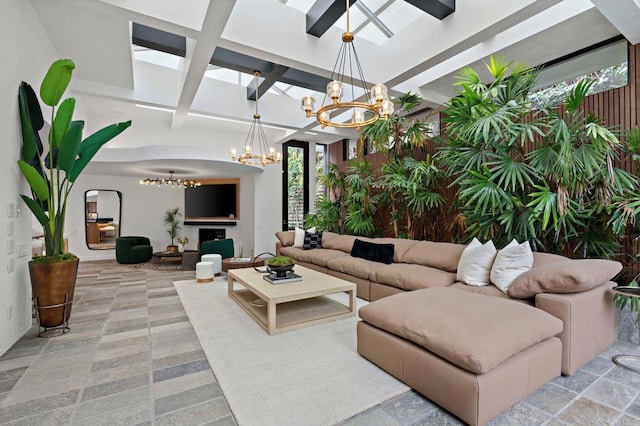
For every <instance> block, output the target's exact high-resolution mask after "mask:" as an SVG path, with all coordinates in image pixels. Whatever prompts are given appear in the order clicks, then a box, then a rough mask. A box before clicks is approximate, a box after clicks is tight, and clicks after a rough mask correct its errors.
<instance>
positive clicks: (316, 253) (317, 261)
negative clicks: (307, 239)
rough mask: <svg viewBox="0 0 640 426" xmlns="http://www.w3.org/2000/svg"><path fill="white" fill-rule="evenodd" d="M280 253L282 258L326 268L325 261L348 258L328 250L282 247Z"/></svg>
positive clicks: (343, 254) (341, 253)
mask: <svg viewBox="0 0 640 426" xmlns="http://www.w3.org/2000/svg"><path fill="white" fill-rule="evenodd" d="M280 253H281V254H282V255H284V256H291V257H293V258H294V259H296V260H299V261H301V262H307V263H312V264H314V265H318V266H322V267H326V266H327V261H329V260H330V259H333V258H334V257H339V256H346V257H350V256H349V255H348V254H347V253H345V252H343V251H340V250H330V249H325V248H322V249H316V250H304V249H301V248H297V247H282V248H281V249H280Z"/></svg>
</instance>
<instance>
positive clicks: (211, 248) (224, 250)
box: [200, 238, 234, 259]
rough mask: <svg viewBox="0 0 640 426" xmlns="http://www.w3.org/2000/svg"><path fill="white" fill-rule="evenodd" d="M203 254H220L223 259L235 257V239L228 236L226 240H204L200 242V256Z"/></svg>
mask: <svg viewBox="0 0 640 426" xmlns="http://www.w3.org/2000/svg"><path fill="white" fill-rule="evenodd" d="M203 254H219V255H220V256H222V258H223V259H227V258H229V257H233V256H234V251H233V240H232V239H231V238H227V239H224V240H211V241H204V242H203V243H202V244H200V257H202V255H203Z"/></svg>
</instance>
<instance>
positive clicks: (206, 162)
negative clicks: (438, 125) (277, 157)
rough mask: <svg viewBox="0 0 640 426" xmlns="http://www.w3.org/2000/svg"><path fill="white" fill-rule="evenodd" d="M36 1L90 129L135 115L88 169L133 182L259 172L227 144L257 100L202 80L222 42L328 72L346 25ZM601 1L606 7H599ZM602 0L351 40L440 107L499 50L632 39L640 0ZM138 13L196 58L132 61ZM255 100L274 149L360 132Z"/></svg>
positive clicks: (404, 86)
mask: <svg viewBox="0 0 640 426" xmlns="http://www.w3.org/2000/svg"><path fill="white" fill-rule="evenodd" d="M291 1H293V0H291ZM360 1H362V2H363V3H364V4H366V3H367V0H360ZM370 1H371V0H370ZM395 1H396V2H402V1H403V0H395ZM31 2H32V4H33V5H34V8H35V10H36V12H37V13H38V15H39V17H40V19H41V21H42V24H43V26H44V28H45V30H46V31H47V33H48V34H49V37H50V38H51V41H52V43H53V45H54V47H55V49H56V50H57V52H58V54H59V55H60V56H61V57H68V58H71V59H73V60H74V62H75V63H76V71H75V74H74V80H73V82H72V86H71V90H72V95H74V96H76V97H77V98H79V101H80V103H81V105H83V106H84V108H85V109H86V111H85V113H86V116H87V117H86V118H87V121H88V124H89V125H90V126H92V127H91V128H92V129H93V130H96V129H97V128H99V127H102V126H104V125H106V124H109V123H111V122H114V121H124V120H127V119H132V120H133V126H132V127H131V129H128V130H127V131H126V132H125V133H123V134H122V135H120V136H119V137H118V138H117V139H116V140H114V141H112V142H110V143H109V144H108V145H107V146H106V147H105V149H103V150H102V151H101V152H100V154H99V155H98V157H96V159H95V161H94V162H92V163H93V164H92V165H91V166H90V168H91V169H90V172H93V173H101V174H129V175H132V176H137V177H144V176H145V175H146V174H148V173H160V172H161V171H162V169H164V168H165V167H166V170H167V171H168V170H169V169H171V170H176V171H178V170H181V171H183V172H184V173H183V175H184V177H209V176H211V177H213V176H215V175H216V173H220V174H221V175H226V176H230V175H234V176H240V175H243V174H246V173H253V172H256V171H257V170H259V168H244V167H243V166H240V165H237V164H229V158H228V152H229V148H231V147H236V148H241V146H242V145H243V144H244V140H245V138H246V135H247V133H248V131H249V126H248V124H249V123H250V120H251V117H252V114H253V112H254V108H255V104H254V103H253V102H251V101H248V100H247V99H246V87H242V86H239V85H238V84H234V83H230V82H224V81H220V80H214V79H211V78H204V74H205V72H206V71H207V69H208V63H209V60H210V58H211V56H212V54H213V51H214V50H215V48H216V47H224V48H226V49H229V50H233V51H236V52H239V53H243V54H246V55H251V56H254V57H257V58H260V59H263V60H268V61H273V62H276V63H279V64H281V65H285V66H290V67H295V68H297V69H300V70H303V71H308V72H312V73H315V74H318V75H321V76H324V77H329V75H330V74H331V70H332V68H333V66H334V62H335V59H336V56H337V51H338V48H339V44H340V34H341V32H342V31H343V30H342V29H340V28H339V27H343V26H344V25H343V23H342V22H339V23H338V24H337V25H335V26H334V27H333V28H331V29H330V30H329V31H328V32H327V33H326V34H325V35H324V36H323V37H321V38H316V37H313V36H311V35H308V34H306V32H305V14H304V12H303V11H301V10H298V9H296V8H294V7H289V6H287V5H286V4H284V3H286V1H284V0H216V1H210V0H181V1H174V0H31ZM377 3H379V2H377ZM593 3H596V4H599V3H602V6H598V7H602V8H603V9H602V12H601V10H600V9H598V7H596V6H594V4H593ZM593 3H592V2H591V1H589V0H562V1H561V0H520V1H517V2H514V1H512V0H457V1H456V11H455V12H454V13H453V14H451V15H450V16H448V17H447V18H445V19H444V20H442V21H439V20H437V19H436V18H434V17H432V16H430V15H428V14H426V13H424V14H421V15H420V16H419V17H417V19H414V20H413V21H411V20H407V21H408V24H407V25H405V26H404V28H402V29H401V30H400V31H397V30H396V31H394V33H395V34H394V36H393V37H392V38H390V39H388V40H387V41H384V42H382V43H381V44H375V43H372V42H369V41H367V40H366V39H364V38H358V37H357V35H356V46H357V50H358V55H359V57H360V61H361V63H362V67H363V70H364V74H365V76H366V77H367V80H369V82H373V83H377V82H380V83H385V84H387V85H388V86H389V87H390V89H391V90H392V92H393V93H394V94H400V93H405V92H408V91H412V92H417V93H419V94H420V95H421V96H422V97H423V98H424V99H425V105H429V106H434V107H437V106H439V105H440V104H442V103H443V102H445V101H446V100H447V99H448V98H449V97H450V96H452V95H453V94H454V92H453V91H452V82H453V77H454V75H455V72H456V70H458V69H459V68H460V67H462V66H466V65H469V64H472V65H473V66H478V65H480V64H481V61H482V60H483V59H486V58H487V56H488V55H489V54H491V53H496V52H498V53H504V54H505V55H506V56H507V58H508V59H512V60H517V61H525V62H527V63H529V64H530V65H532V66H535V65H539V64H542V63H545V62H547V61H550V60H553V59H556V58H558V57H561V56H564V55H567V54H570V53H572V52H575V51H577V50H580V49H583V48H585V47H588V46H591V45H593V44H596V43H598V42H601V41H603V40H606V39H609V38H611V37H614V36H616V35H618V34H621V33H622V34H623V35H625V36H627V38H629V39H631V38H632V37H637V31H638V27H637V25H634V24H633V22H638V20H637V19H636V20H635V21H634V20H633V19H630V17H632V18H633V17H634V16H636V15H637V16H640V8H639V7H638V4H637V3H636V2H635V1H634V0H616V1H610V0H606V1H604V0H603V1H597V0H593ZM618 10H624V13H616V12H617V11H618ZM412 13H413V12H412ZM634 14H635V15H634ZM605 15H606V16H607V17H608V19H607V18H605ZM609 19H610V20H611V22H610V21H609ZM131 22H137V23H140V24H143V25H146V26H150V27H154V28H158V29H161V30H164V31H168V32H172V33H175V34H178V35H182V36H185V37H187V56H186V58H184V59H180V60H179V63H178V66H177V69H176V68H169V67H162V66H159V65H155V64H152V63H149V62H146V61H141V60H136V59H135V58H134V49H133V47H132V45H131ZM635 42H636V43H637V42H638V41H635ZM43 72H44V70H43ZM136 105H142V106H146V107H153V108H159V109H149V108H141V107H139V106H136ZM259 108H260V113H261V115H262V122H263V124H265V125H267V126H268V127H266V128H265V131H266V133H267V138H268V139H269V141H270V142H272V143H274V144H276V145H278V144H281V143H283V142H286V141H287V140H289V139H297V140H308V141H314V142H320V143H332V142H335V141H337V140H341V139H343V138H345V137H354V132H353V131H350V130H336V129H331V128H326V129H320V128H319V127H318V126H316V122H315V120H313V119H307V118H305V117H304V114H303V112H302V110H301V109H300V99H295V98H293V97H289V96H286V95H278V94H274V93H266V94H264V95H263V96H262V97H261V98H260V101H259ZM193 114H198V115H200V116H194V115H193ZM203 116H204V117H203ZM205 117H209V118H205ZM211 118H217V119H211ZM306 132H312V133H316V134H317V135H309V134H308V133H306ZM180 177H182V176H180Z"/></svg>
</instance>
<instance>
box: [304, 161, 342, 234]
mask: <svg viewBox="0 0 640 426" xmlns="http://www.w3.org/2000/svg"><path fill="white" fill-rule="evenodd" d="M319 180H320V183H321V185H323V186H324V187H325V188H326V190H327V193H326V194H321V195H320V196H318V198H317V199H316V213H315V214H308V215H306V216H305V218H304V223H305V227H306V228H311V227H316V229H318V230H323V231H330V232H336V233H342V232H343V231H344V216H345V214H346V208H345V204H344V192H345V174H344V172H343V171H342V170H340V168H339V167H338V166H337V165H336V164H334V163H329V165H328V166H327V172H326V173H325V174H323V175H321V176H320V177H319Z"/></svg>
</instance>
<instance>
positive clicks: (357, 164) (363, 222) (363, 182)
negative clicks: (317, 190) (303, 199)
mask: <svg viewBox="0 0 640 426" xmlns="http://www.w3.org/2000/svg"><path fill="white" fill-rule="evenodd" d="M322 179H323V181H322V182H323V184H324V185H325V187H326V188H327V190H328V192H329V195H321V196H320V197H319V198H318V200H316V213H315V214H309V215H307V216H306V217H305V226H306V227H312V226H315V227H316V228H317V229H322V230H323V231H331V232H337V233H347V234H353V235H361V236H368V237H370V236H374V235H375V234H376V233H377V230H376V226H375V217H376V212H377V209H378V204H379V202H380V197H381V196H380V194H376V193H375V191H374V183H375V179H376V178H375V175H374V173H373V170H372V169H371V165H370V164H369V163H367V162H366V161H359V160H352V161H351V162H350V164H349V167H348V169H347V172H346V173H345V172H342V171H341V170H340V168H339V167H338V166H337V165H335V164H329V170H328V172H327V174H326V175H325V176H324V177H323V178H322Z"/></svg>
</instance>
